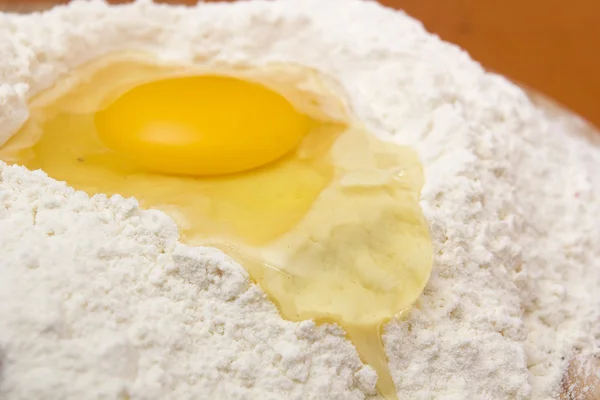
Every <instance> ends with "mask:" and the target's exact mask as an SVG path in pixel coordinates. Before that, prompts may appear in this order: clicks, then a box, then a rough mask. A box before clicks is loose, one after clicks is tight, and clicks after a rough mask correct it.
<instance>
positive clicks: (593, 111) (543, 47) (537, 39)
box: [0, 0, 600, 127]
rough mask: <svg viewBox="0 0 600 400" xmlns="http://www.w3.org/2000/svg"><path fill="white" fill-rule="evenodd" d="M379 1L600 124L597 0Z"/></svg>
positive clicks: (24, 5) (18, 3)
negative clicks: (411, 17) (401, 11)
mask: <svg viewBox="0 0 600 400" xmlns="http://www.w3.org/2000/svg"><path fill="white" fill-rule="evenodd" d="M213 1H214V0H213ZM323 1H327V0H323ZM66 2H67V1H66V0H64V1H60V0H59V1H50V0H0V9H1V10H3V11H14V12H28V11H32V10H40V9H45V8H49V7H51V6H52V5H54V4H59V3H66ZM110 2H111V3H120V2H125V1H120V0H111V1H110ZM159 2H162V3H165V2H166V3H177V4H195V3H196V1H195V0H171V1H159ZM380 3H382V4H384V5H386V6H389V7H394V8H398V9H403V10H405V11H406V12H407V13H408V14H410V15H412V16H413V17H415V18H417V19H419V20H421V21H423V24H424V25H425V27H426V28H427V29H428V30H429V31H430V32H433V33H435V34H437V35H439V36H440V37H441V38H443V39H444V40H447V41H450V42H453V43H456V44H458V45H459V46H461V47H462V48H464V49H466V50H467V51H468V52H469V53H470V54H471V55H472V57H473V58H475V59H476V60H478V61H479V62H481V63H482V64H483V65H484V66H485V67H487V68H488V69H490V70H492V71H494V72H498V73H500V74H503V75H505V76H507V77H508V78H510V79H512V80H514V81H515V82H517V83H519V84H521V85H524V86H526V87H529V88H531V89H533V90H536V91H539V92H541V93H543V94H545V95H547V96H549V97H552V98H554V99H555V100H557V101H558V102H559V103H561V104H563V105H565V106H566V107H568V108H570V109H571V110H573V111H575V112H576V113H578V114H580V115H582V116H583V117H585V118H586V119H588V120H589V121H590V122H592V123H593V124H595V125H596V126H597V127H600V0H571V1H564V0H503V1H491V0H488V1H486V0H483V1H482V0H380Z"/></svg>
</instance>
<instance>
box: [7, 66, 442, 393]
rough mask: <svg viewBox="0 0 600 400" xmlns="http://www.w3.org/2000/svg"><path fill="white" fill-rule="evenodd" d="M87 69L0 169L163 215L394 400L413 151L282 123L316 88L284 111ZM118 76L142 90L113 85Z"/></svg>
mask: <svg viewBox="0 0 600 400" xmlns="http://www.w3.org/2000/svg"><path fill="white" fill-rule="evenodd" d="M100 64H101V66H102V67H101V68H100V69H99V71H98V72H97V74H96V75H93V76H92V78H90V79H89V80H88V82H87V83H86V84H85V86H83V89H82V87H78V89H77V90H73V91H72V92H69V93H67V94H66V95H64V96H63V97H59V98H58V99H56V97H57V96H54V97H53V96H52V93H51V92H50V95H49V96H48V98H51V99H54V100H53V101H51V102H43V101H38V102H37V103H36V101H35V99H34V100H33V101H32V104H37V105H36V106H31V117H30V120H29V121H28V122H27V123H26V124H25V126H24V127H23V128H22V129H21V130H20V131H19V132H17V134H15V135H14V136H13V137H12V138H11V139H10V140H9V141H8V142H7V143H6V144H5V145H4V146H2V147H0V159H3V160H5V161H7V162H12V163H18V164H22V165H25V166H27V167H28V168H30V169H42V170H44V171H45V172H46V173H47V174H48V175H49V176H51V177H53V178H55V179H58V180H64V181H66V182H67V183H68V184H69V185H70V186H72V187H74V188H76V189H78V190H83V191H85V192H87V193H88V194H90V195H94V194H98V193H103V194H106V195H113V194H119V195H122V196H125V197H129V196H134V197H135V198H136V199H138V201H139V202H140V205H141V206H142V207H144V208H156V209H160V210H162V211H164V212H165V213H167V214H169V215H170V216H171V217H172V218H173V219H174V220H175V222H176V223H177V225H178V227H179V231H180V235H181V240H182V241H183V242H185V243H188V244H192V245H204V246H214V247H216V248H219V249H221V250H223V251H224V252H225V253H227V254H228V255H229V256H230V257H232V258H234V259H235V260H237V261H238V262H239V263H240V264H241V265H243V266H244V267H245V268H246V270H247V271H248V273H249V274H250V276H251V277H252V278H253V279H254V280H255V281H256V282H257V283H258V284H259V285H260V286H261V287H262V289H263V290H264V291H265V292H266V293H267V294H268V296H269V297H270V298H271V299H272V300H273V302H274V303H275V304H276V305H277V307H278V309H279V311H280V313H281V315H282V317H283V318H285V319H288V320H291V321H302V320H306V319H313V320H315V321H317V322H335V323H338V324H340V325H341V326H342V327H343V328H344V329H345V330H346V332H347V335H348V337H349V338H350V340H352V342H353V343H354V345H355V346H356V349H357V351H358V353H359V355H360V357H361V359H362V360H363V361H364V362H366V363H368V364H369V365H371V366H372V367H373V368H374V369H375V370H376V371H377V374H378V377H379V380H378V383H377V387H378V389H379V391H380V393H381V394H382V395H383V396H384V397H385V398H387V399H396V388H395V385H394V381H393V379H392V375H391V373H390V371H389V368H388V365H387V359H386V355H385V351H384V347H383V344H382V342H381V338H380V328H381V326H382V324H383V323H385V322H386V321H388V320H390V319H391V318H393V317H394V316H395V315H397V314H398V313H399V312H401V311H403V310H406V309H407V308H408V307H410V305H411V304H412V303H413V302H414V301H415V299H416V298H417V297H418V296H419V294H420V293H421V291H422V290H423V288H424V287H425V284H426V282H427V280H428V278H429V274H430V272H431V266H432V244H431V240H430V238H429V232H428V227H427V223H426V221H425V218H424V217H423V215H422V213H421V210H420V207H419V202H418V200H419V191H420V189H421V186H422V184H423V172H422V168H421V165H420V163H419V160H418V157H417V155H416V154H415V152H414V151H412V150H411V149H409V148H407V147H402V146H397V145H394V144H391V143H387V142H382V141H380V140H377V139H375V138H374V137H373V135H370V134H368V133H367V132H366V131H365V130H364V128H363V127H362V126H360V125H359V124H341V123H330V122H324V121H321V120H319V121H317V120H315V119H311V118H309V117H308V116H306V115H304V114H302V113H300V112H298V111H296V109H295V108H294V107H293V106H292V103H294V104H300V101H299V100H298V98H292V97H290V96H293V95H296V96H307V93H308V95H310V92H308V91H307V90H306V87H311V88H312V90H314V91H315V92H314V93H312V95H313V96H315V97H313V98H309V99H308V102H307V103H304V104H308V103H313V104H323V102H321V101H316V100H327V99H331V96H332V94H331V92H327V91H321V92H320V91H319V90H324V89H320V88H321V85H312V86H311V85H308V84H306V85H304V86H302V89H301V90H295V89H296V88H286V93H288V94H290V93H292V94H293V95H289V96H288V97H286V98H284V97H283V96H281V95H279V94H278V93H276V92H274V91H271V90H269V89H268V88H267V87H266V86H262V85H260V84H257V83H253V82H249V81H245V80H242V79H238V78H232V77H229V76H216V75H201V76H187V77H177V78H173V77H171V78H166V77H165V75H164V74H162V73H161V72H160V68H151V67H149V66H148V65H147V64H144V63H139V64H138V62H133V61H129V62H128V61H125V62H123V63H121V64H115V65H112V66H111V65H109V66H105V65H104V64H102V63H100ZM278 71H279V72H278V73H280V74H285V73H286V69H285V68H279V69H278ZM303 72H304V73H306V74H307V76H310V78H311V79H313V78H314V76H313V75H311V74H313V73H314V72H313V71H308V70H306V71H303ZM290 74H291V73H290ZM124 75H126V76H124ZM132 76H133V77H140V76H141V77H143V78H144V81H143V82H139V81H138V82H137V83H135V84H133V83H131V82H130V83H128V84H127V85H129V86H127V87H125V88H123V87H121V86H119V85H120V84H119V85H117V83H118V82H121V83H122V82H129V81H128V79H129V78H130V77H132ZM153 76H155V77H156V78H157V79H151V78H152V77H153ZM113 78H114V79H113ZM125 78H127V79H125ZM276 78H282V76H277V77H276ZM136 79H137V78H136ZM282 81H286V80H285V79H279V80H278V82H282ZM308 81H310V82H313V83H314V79H313V80H308ZM132 82H133V80H132ZM319 83H320V82H319ZM107 85H108V86H110V85H115V89H112V88H108V89H107V88H106V86H107ZM116 86H119V88H118V89H117V88H116ZM323 86H324V85H323ZM58 88H60V85H57V86H56V87H55V90H58ZM105 89H106V90H105ZM114 91H116V92H118V93H120V95H118V96H116V97H114V93H113V92H114ZM106 93H113V95H107V94H106ZM42 95H43V94H42ZM42 95H40V96H41V97H40V98H43V96H42ZM107 96H108V97H110V100H111V101H107V99H106V98H104V97H107ZM327 96H329V97H327ZM288 99H290V101H288ZM303 100H307V99H305V98H304V99H303ZM327 104H329V103H327ZM77 110H78V111H77ZM82 110H84V111H82ZM325 396H326V394H325Z"/></svg>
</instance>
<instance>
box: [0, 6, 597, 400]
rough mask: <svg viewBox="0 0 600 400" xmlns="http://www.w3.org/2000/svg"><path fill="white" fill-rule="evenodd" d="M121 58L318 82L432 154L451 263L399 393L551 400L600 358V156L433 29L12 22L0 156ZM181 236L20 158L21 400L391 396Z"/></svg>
mask: <svg viewBox="0 0 600 400" xmlns="http://www.w3.org/2000/svg"><path fill="white" fill-rule="evenodd" d="M114 50H143V51H150V52H152V53H154V54H156V55H158V56H159V57H161V58H163V59H168V60H174V61H182V62H194V61H202V62H214V63H223V62H225V63H228V64H230V65H247V64H251V65H261V64H264V63H268V62H272V61H279V62H281V61H283V62H294V63H299V64H303V65H306V66H310V67H313V68H316V69H319V70H320V71H322V72H323V73H325V74H327V75H329V76H331V77H334V78H336V79H337V80H338V81H339V83H340V84H341V85H342V86H343V87H344V89H345V90H346V92H347V94H348V96H349V99H350V103H351V105H352V107H353V109H354V111H355V112H356V114H357V115H358V116H359V117H360V118H361V119H362V121H363V122H364V123H365V124H366V126H367V127H368V128H369V129H370V130H371V131H372V132H374V133H375V134H377V135H378V136H381V137H383V138H388V139H390V140H394V141H397V142H400V143H403V144H408V145H411V146H414V147H415V148H416V149H417V151H418V152H419V155H420V157H421V159H422V161H423V164H424V166H425V174H426V185H425V187H424V189H423V194H422V203H421V204H422V207H423V210H424V213H425V215H426V217H427V219H428V221H429V223H430V227H431V232H432V238H433V241H434V247H435V265H434V271H433V276H432V277H431V280H430V282H429V284H428V286H427V288H426V290H425V292H424V294H423V295H422V296H421V297H420V299H419V300H418V302H417V304H416V306H415V308H414V309H413V310H412V311H411V312H410V313H409V314H408V315H407V316H406V318H405V319H404V320H403V321H392V322H390V323H389V324H387V326H386V327H385V333H384V342H385V347H386V351H387V355H388V358H389V363H390V367H391V371H392V375H393V378H394V380H395V383H396V385H397V387H398V396H399V398H401V399H433V398H444V399H461V400H462V399H529V398H533V399H548V398H551V397H553V396H556V394H557V390H559V387H560V381H561V376H562V374H563V370H564V369H565V368H566V366H567V362H568V359H569V358H570V357H571V355H573V354H578V355H579V357H584V356H586V355H591V354H593V353H594V352H598V346H599V341H600V296H599V295H598V293H599V292H600V283H599V282H600V225H599V224H598V215H600V201H599V196H600V175H599V174H598V170H600V144H599V143H598V141H597V140H596V141H594V139H592V138H590V137H585V136H584V135H580V134H577V133H573V132H572V129H571V128H569V129H567V128H566V127H565V126H566V125H565V123H566V122H569V121H566V120H564V119H561V118H558V117H553V116H551V115H548V114H546V113H545V112H543V111H542V110H541V109H540V108H538V107H537V106H536V105H535V104H533V103H532V102H531V100H530V99H529V98H528V97H527V96H526V95H525V94H524V93H523V92H522V91H521V90H520V89H518V88H517V87H515V86H514V85H512V84H511V83H509V82H507V81H506V80H505V79H503V78H501V77H498V76H495V75H492V74H489V73H486V72H485V71H483V69H482V68H481V67H480V66H479V65H478V64H477V63H475V62H473V61H472V60H471V59H470V58H469V57H468V55H467V54H465V53H464V52H462V51H461V50H460V49H458V48H457V47H455V46H452V45H450V44H447V43H443V42H441V41H440V40H439V39H437V38H436V37H434V36H432V35H430V34H428V33H426V32H425V31H424V29H423V28H422V26H421V25H420V24H419V23H418V22H416V21H414V20H413V19H411V18H409V17H407V16H406V15H404V14H402V13H399V12H393V11H391V10H388V9H385V8H383V7H381V6H379V5H377V4H375V3H370V2H361V1H357V0H354V1H349V0H328V1H321V0H297V1H280V2H266V1H256V2H247V3H246V2H243V3H238V4H234V5H231V4H218V5H217V4H203V5H199V6H197V7H195V8H191V9H187V8H183V7H167V6H159V5H153V4H151V3H149V2H145V1H144V2H138V3H136V4H133V5H125V6H119V7H110V6H107V5H106V4H104V3H102V2H75V3H72V4H71V5H69V6H66V7H58V8H55V9H53V10H52V11H49V12H46V13H41V14H32V15H23V16H22V15H11V14H0V60H2V62H1V63H0V144H1V143H4V142H5V141H6V140H7V139H8V138H9V137H10V135H11V134H12V133H14V132H15V130H16V129H18V127H19V126H20V125H21V124H22V123H23V121H24V120H25V119H26V118H27V115H28V114H27V107H26V101H27V99H29V98H31V97H32V96H33V95H35V94H36V93H39V92H40V91H42V90H43V89H46V88H48V87H50V86H51V85H52V84H53V82H55V81H56V80H57V79H58V78H59V77H62V76H64V75H65V74H67V73H68V72H69V70H71V69H73V68H74V67H76V66H78V65H81V64H82V63H84V62H86V61H88V60H91V59H94V58H96V57H98V56H101V55H103V54H106V53H108V52H111V51H114ZM570 123H577V121H570ZM177 238H178V234H177V230H176V227H175V225H174V223H173V222H172V221H171V220H170V219H169V218H168V217H167V216H166V215H164V214H162V213H160V212H157V211H152V210H150V211H142V210H140V209H139V207H138V205H137V202H136V201H135V200H134V199H123V198H121V197H119V196H115V197H112V198H106V197H105V196H94V197H92V198H89V197H88V196H87V195H85V194H84V193H81V192H76V191H74V190H72V189H71V188H69V187H67V186H66V185H65V184H64V183H62V182H57V181H55V180H53V179H50V178H48V177H47V176H46V175H45V174H44V173H43V172H41V171H33V172H32V171H28V170H26V169H24V168H22V167H19V166H8V165H6V164H4V163H1V162H0V398H2V399H47V400H51V399H61V400H62V399H198V398H215V399H225V398H227V399H249V398H260V399H282V398H285V399H363V398H369V397H372V396H375V395H376V390H375V382H376V376H375V374H374V372H373V370H372V369H371V368H369V367H367V366H365V365H363V364H362V363H361V361H360V359H359V358H358V355H357V353H356V351H355V349H354V347H353V346H352V345H351V344H350V343H349V342H348V341H347V340H346V339H345V337H344V332H343V331H341V329H340V328H338V327H336V326H331V325H324V326H315V324H314V323H312V322H311V321H305V322H301V323H292V322H288V321H284V320H282V319H281V318H280V317H279V315H278V313H277V310H276V308H275V307H274V305H273V304H272V303H271V302H270V301H269V300H268V299H267V298H266V296H265V294H264V293H263V292H262V291H261V290H260V288H258V287H257V286H255V285H254V284H252V283H251V281H250V280H249V278H248V275H247V273H246V272H245V270H244V269H243V268H242V267H241V266H239V265H237V264H235V263H234V262H232V261H231V260H229V259H227V258H226V257H225V256H224V255H223V254H221V253H220V252H218V251H216V250H213V249H207V248H192V247H187V246H184V245H181V244H179V243H178V242H177Z"/></svg>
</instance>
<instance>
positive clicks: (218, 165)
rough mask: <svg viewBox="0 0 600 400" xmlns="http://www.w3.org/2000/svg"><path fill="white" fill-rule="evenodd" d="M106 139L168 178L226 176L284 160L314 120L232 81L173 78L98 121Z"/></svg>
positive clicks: (134, 92)
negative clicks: (175, 175)
mask: <svg viewBox="0 0 600 400" xmlns="http://www.w3.org/2000/svg"><path fill="white" fill-rule="evenodd" d="M95 123H96V129H97V132H98V137H99V138H100V140H101V141H102V142H103V143H104V144H105V145H106V146H107V147H109V148H111V149H112V150H114V151H116V152H118V153H120V154H122V155H124V156H127V157H129V158H131V159H133V160H135V161H136V162H137V163H138V164H140V165H143V166H144V167H146V168H148V169H150V170H153V171H157V172H164V173H173V174H186V175H222V174H231V173H235V172H240V171H246V170H250V169H253V168H256V167H259V166H262V165H265V164H268V163H270V162H272V161H275V160H277V159H279V158H281V157H282V156H283V155H285V154H286V153H288V152H289V151H290V150H292V149H293V148H294V147H296V146H297V145H298V143H300V140H301V139H302V137H304V136H305V135H306V133H307V132H308V129H309V119H308V118H307V117H306V116H304V115H302V114H300V113H298V112H297V111H296V110H295V109H294V107H293V106H292V105H291V104H290V103H289V101H287V100H286V99H285V98H284V97H283V96H281V95H279V94H278V93H276V92H274V91H271V90H269V89H267V88H266V87H264V86H262V85H259V84H255V83H252V82H247V81H243V80H240V79H236V78H230V77H225V76H194V77H183V78H173V79H165V80H161V81H156V82H149V83H146V84H143V85H140V86H137V87H134V88H133V89H131V90H130V91H128V92H127V93H125V94H124V95H122V96H121V97H119V98H118V99H117V100H116V101H115V102H114V103H113V104H111V105H110V106H109V107H107V108H106V109H104V110H102V111H100V112H98V113H97V114H96V116H95Z"/></svg>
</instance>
